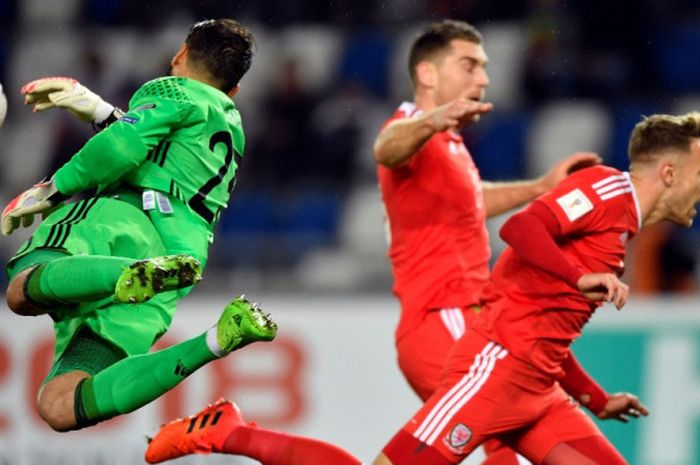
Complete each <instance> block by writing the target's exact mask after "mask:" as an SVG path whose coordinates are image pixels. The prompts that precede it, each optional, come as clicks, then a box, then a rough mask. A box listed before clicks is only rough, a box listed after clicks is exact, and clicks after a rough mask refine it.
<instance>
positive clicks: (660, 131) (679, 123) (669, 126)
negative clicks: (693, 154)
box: [628, 111, 700, 163]
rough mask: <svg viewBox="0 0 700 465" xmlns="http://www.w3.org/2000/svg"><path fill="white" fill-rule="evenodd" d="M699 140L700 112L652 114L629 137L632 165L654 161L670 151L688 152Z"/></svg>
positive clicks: (638, 124)
mask: <svg viewBox="0 0 700 465" xmlns="http://www.w3.org/2000/svg"><path fill="white" fill-rule="evenodd" d="M698 138H700V113H699V112H695V111H693V112H690V113H686V114H685V115H680V116H674V115H652V116H647V117H645V118H644V119H643V120H642V121H641V122H639V123H637V125H636V126H635V127H634V130H633V131H632V135H631V136H630V143H629V152H628V154H629V159H630V162H631V163H635V162H637V163H643V162H645V161H652V160H654V159H655V158H656V157H657V156H658V155H661V154H663V153H664V152H667V151H674V152H680V153H689V152H690V144H691V142H692V141H693V140H694V139H698Z"/></svg>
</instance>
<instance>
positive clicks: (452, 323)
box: [440, 308, 465, 341]
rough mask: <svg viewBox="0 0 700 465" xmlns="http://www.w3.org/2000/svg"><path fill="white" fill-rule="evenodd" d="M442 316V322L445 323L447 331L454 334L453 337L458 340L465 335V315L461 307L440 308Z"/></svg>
mask: <svg viewBox="0 0 700 465" xmlns="http://www.w3.org/2000/svg"><path fill="white" fill-rule="evenodd" d="M440 318H441V319H442V324H444V325H445V328H446V329H447V331H449V333H450V335H452V339H454V340H455V341H456V340H457V339H459V338H460V337H462V336H463V335H464V331H465V324H464V315H463V314H462V310H461V309H459V308H443V309H442V310H440Z"/></svg>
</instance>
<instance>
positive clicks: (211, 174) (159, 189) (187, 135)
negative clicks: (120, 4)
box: [2, 19, 276, 431]
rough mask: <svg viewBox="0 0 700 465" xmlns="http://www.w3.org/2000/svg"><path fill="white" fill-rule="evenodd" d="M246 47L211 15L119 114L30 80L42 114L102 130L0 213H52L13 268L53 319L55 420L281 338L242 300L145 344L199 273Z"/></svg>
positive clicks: (14, 287)
mask: <svg viewBox="0 0 700 465" xmlns="http://www.w3.org/2000/svg"><path fill="white" fill-rule="evenodd" d="M252 56H253V37H252V35H251V34H250V32H249V31H248V30H247V29H246V28H245V27H243V26H241V25H240V24H238V23H237V22H235V21H233V20H230V19H220V20H209V21H203V22H200V23H197V24H195V25H194V26H193V27H192V29H191V30H190V32H189V34H188V36H187V38H186V40H185V43H184V44H183V45H182V46H181V47H180V49H179V50H178V52H177V53H176V54H175V56H174V57H173V59H172V61H171V65H172V68H171V75H172V76H171V77H165V78H160V79H156V80H153V81H150V82H147V83H146V84H144V85H143V86H142V87H141V88H140V89H139V90H138V91H137V92H136V93H135V94H134V96H133V97H132V99H131V101H130V103H129V110H128V111H127V112H126V113H124V114H122V113H121V112H120V111H119V110H116V109H114V107H112V106H111V105H109V104H107V103H106V102H104V101H102V99H101V98H99V97H98V96H97V95H95V94H93V93H92V92H90V91H89V90H87V89H86V88H84V87H83V86H81V85H80V84H79V83H77V82H76V81H74V80H70V79H66V78H45V79H42V80H38V81H34V82H32V83H29V84H28V85H26V86H25V87H24V88H23V89H22V91H23V92H24V93H25V95H26V100H25V101H26V102H27V103H32V104H34V107H35V108H34V109H35V110H36V111H41V110H45V109H47V108H51V107H54V106H58V107H64V108H67V109H69V110H71V111H72V112H74V113H76V114H77V115H78V116H80V117H81V118H82V119H84V120H91V121H93V123H95V124H96V126H97V127H98V128H99V129H104V130H102V131H101V132H99V133H98V134H97V135H95V136H94V137H93V138H92V139H90V140H89V141H88V142H87V143H86V144H85V146H84V147H83V148H82V149H81V150H80V151H79V152H77V153H76V154H75V155H74V156H73V157H72V158H71V160H70V161H68V162H67V163H66V164H65V165H63V166H62V167H61V168H60V169H58V170H57V171H56V173H54V175H53V177H52V178H51V179H49V180H47V181H44V182H42V183H39V184H37V185H35V186H33V187H32V188H30V189H28V190H27V191H25V192H23V193H22V194H20V195H19V196H17V197H16V198H15V199H14V200H12V201H11V202H10V204H9V205H8V206H7V207H6V208H5V210H4V211H3V213H2V233H3V234H4V235H8V234H11V233H12V232H13V231H14V230H16V229H17V228H19V227H20V226H28V225H30V224H31V223H32V221H33V219H34V216H35V215H38V214H41V215H42V216H45V217H46V218H45V220H44V221H43V223H42V224H41V225H40V226H39V227H38V228H37V230H36V231H35V233H34V235H33V236H32V238H31V239H30V240H29V241H27V242H26V243H25V244H24V245H23V246H22V247H21V248H20V249H19V251H18V252H17V253H16V254H15V256H14V257H12V258H11V259H10V261H9V262H8V264H7V267H6V271H7V273H8V276H9V278H10V284H9V285H8V290H7V301H8V305H9V307H10V308H11V309H12V310H13V311H14V312H15V313H18V314H21V315H32V316H33V315H39V314H49V315H50V316H51V318H52V319H53V320H54V332H55V336H56V348H55V353H54V363H53V366H52V367H51V370H50V372H49V374H48V375H47V377H46V379H45V380H44V382H43V384H42V387H41V389H40V392H39V395H38V399H37V408H38V411H39V414H40V416H41V417H42V418H43V419H44V420H45V421H46V423H48V424H49V425H50V426H51V427H52V428H53V429H55V430H57V431H67V430H71V429H79V428H83V427H85V426H89V425H92V424H94V423H97V422H99V421H102V420H104V419H107V418H111V417H113V416H116V415H119V414H123V413H127V412H130V411H132V410H135V409H137V408H139V407H141V406H143V405H145V404H147V403H148V402H150V401H152V400H153V399H155V398H157V397H159V396H160V395H162V394H163V393H165V392H166V391H168V390H169V389H172V388H173V387H174V386H175V385H176V384H177V383H179V382H180V381H182V380H183V379H184V378H185V377H186V376H188V375H189V374H191V373H192V372H193V371H195V370H196V369H198V368H199V367H201V366H203V365H204V364H206V363H208V362H210V361H212V360H214V359H216V358H218V357H221V356H223V355H225V354H227V353H228V352H230V351H232V350H234V349H236V348H239V347H242V346H244V345H246V344H248V343H250V342H253V341H256V340H270V339H272V338H273V337H274V335H275V332H276V326H275V324H274V323H273V322H272V321H271V320H270V318H269V315H265V314H263V313H262V312H261V311H260V310H259V309H258V308H257V306H256V305H255V304H250V303H249V302H248V301H247V300H245V299H243V298H237V299H234V300H233V301H232V302H231V303H230V304H229V305H228V306H227V307H226V308H225V309H224V312H223V313H222V316H221V318H220V319H219V321H218V323H217V325H215V326H214V327H212V328H211V329H209V330H207V331H206V332H204V333H203V334H201V335H200V336H197V337H195V338H193V339H191V340H187V341H184V342H182V343H180V344H178V345H175V346H173V347H171V348H169V349H166V350H162V351H160V352H154V353H147V352H148V351H149V349H150V347H151V346H152V345H153V344H154V343H155V341H157V340H158V338H159V337H160V336H161V335H162V334H163V333H164V332H165V331H166V330H167V328H168V326H169V324H170V322H171V320H172V317H173V313H174V311H175V304H176V301H177V300H178V299H179V298H181V297H183V296H184V295H185V294H186V293H187V292H188V291H189V289H191V285H192V284H194V283H195V282H196V281H198V280H199V279H200V272H201V268H202V267H203V266H204V265H205V264H206V260H207V250H208V246H209V244H210V243H211V241H212V240H213V231H214V225H215V223H216V221H217V219H218V217H219V213H220V211H221V209H222V208H224V207H225V206H226V203H227V201H228V199H229V192H230V191H231V189H232V188H233V186H234V184H235V175H236V169H237V167H238V164H239V162H240V157H241V154H242V152H243V145H244V135H243V130H242V127H241V120H240V115H239V113H238V110H237V109H236V107H235V105H234V104H233V102H232V101H231V97H233V95H234V94H235V93H236V92H237V90H238V82H239V80H240V79H241V77H242V76H243V75H244V74H245V73H246V71H247V70H248V68H249V67H250V64H251V60H252ZM90 189H96V194H95V195H94V196H92V197H90V198H88V199H86V200H82V201H80V202H76V203H73V204H68V205H65V206H62V204H61V203H62V201H63V200H65V199H67V198H69V197H70V196H72V195H74V194H77V193H79V192H84V191H86V190H90ZM151 257H155V258H151ZM135 303H137V304H138V305H134V304H135Z"/></svg>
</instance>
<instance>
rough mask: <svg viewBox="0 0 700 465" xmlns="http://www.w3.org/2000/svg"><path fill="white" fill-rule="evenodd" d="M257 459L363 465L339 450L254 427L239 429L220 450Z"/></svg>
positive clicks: (268, 463) (297, 464) (272, 464)
mask: <svg viewBox="0 0 700 465" xmlns="http://www.w3.org/2000/svg"><path fill="white" fill-rule="evenodd" d="M221 452H223V453H225V454H237V455H244V456H246V457H250V458H252V459H255V460H258V461H259V462H262V463H264V464H265V465H328V464H333V465H361V464H362V462H361V461H360V460H358V459H356V458H355V457H353V456H352V455H350V454H349V453H348V452H346V451H344V450H343V449H341V448H340V447H337V446H334V445H332V444H329V443H327V442H323V441H318V440H316V439H311V438H306V437H301V436H293V435H291V434H285V433H279V432H276V431H270V430H265V429H261V428H257V427H255V426H247V425H241V426H238V427H236V428H235V429H234V430H233V432H232V433H231V435H230V436H229V437H228V438H227V439H226V442H225V443H224V445H223V450H222V451H221Z"/></svg>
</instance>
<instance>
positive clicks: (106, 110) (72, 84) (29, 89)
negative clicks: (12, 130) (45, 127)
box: [20, 76, 123, 129]
mask: <svg viewBox="0 0 700 465" xmlns="http://www.w3.org/2000/svg"><path fill="white" fill-rule="evenodd" d="M20 92H21V93H22V94H24V103H25V105H33V110H34V111H37V112H38V111H44V110H48V109H50V108H63V109H66V110H68V111H70V112H71V113H73V114H74V115H75V116H77V117H78V118H79V119H81V120H83V121H87V122H92V123H93V124H94V125H95V126H96V127H97V128H99V129H102V128H104V127H105V126H107V125H108V124H109V123H111V122H113V121H115V120H116V119H117V118H119V117H120V116H121V115H122V114H123V112H122V111H121V110H119V109H118V108H116V107H115V106H114V105H112V104H110V103H109V102H105V101H104V100H103V99H102V97H100V96H99V95H97V94H96V93H94V92H92V91H91V90H90V89H88V88H87V87H85V86H83V85H82V84H80V83H79V82H78V81H76V80H75V79H73V78H69V77H63V76H52V77H45V78H41V79H36V80H34V81H32V82H29V83H27V84H25V85H24V86H22V89H21V90H20Z"/></svg>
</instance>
